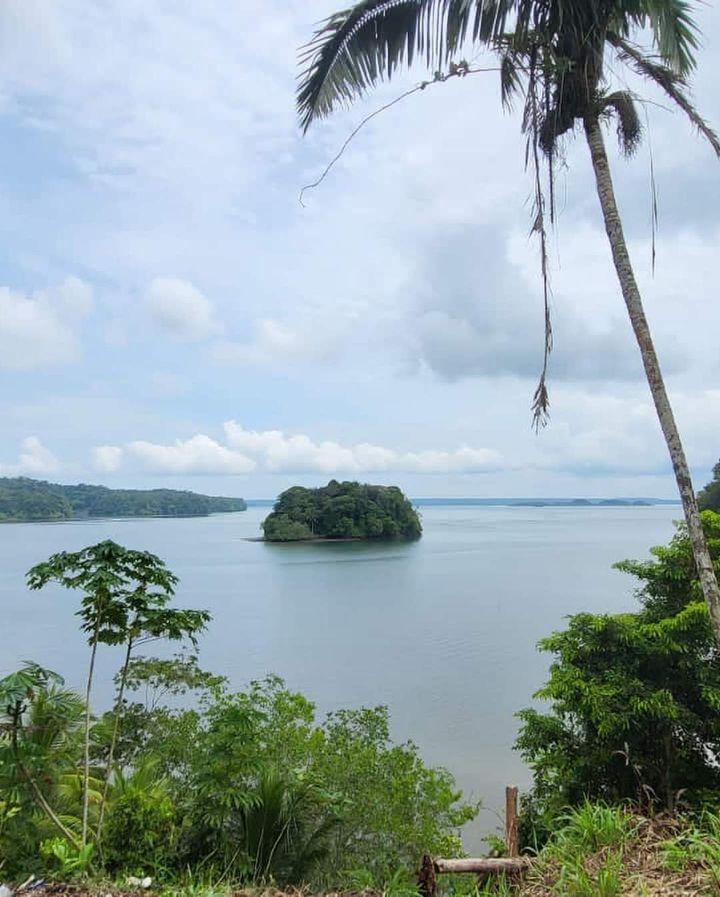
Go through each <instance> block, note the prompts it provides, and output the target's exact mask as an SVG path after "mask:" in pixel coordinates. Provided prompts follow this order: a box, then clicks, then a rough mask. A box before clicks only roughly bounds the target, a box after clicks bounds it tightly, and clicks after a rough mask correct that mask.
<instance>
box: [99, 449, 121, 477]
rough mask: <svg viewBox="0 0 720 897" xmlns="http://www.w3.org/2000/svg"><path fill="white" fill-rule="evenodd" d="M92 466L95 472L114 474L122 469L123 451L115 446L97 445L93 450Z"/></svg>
mask: <svg viewBox="0 0 720 897" xmlns="http://www.w3.org/2000/svg"><path fill="white" fill-rule="evenodd" d="M92 453H93V464H94V465H95V468H96V470H101V471H103V472H104V473H115V471H116V470H119V469H120V468H121V467H122V462H123V455H124V452H123V450H122V449H121V448H120V447H119V446H117V445H98V446H96V447H95V448H94V449H93V452H92Z"/></svg>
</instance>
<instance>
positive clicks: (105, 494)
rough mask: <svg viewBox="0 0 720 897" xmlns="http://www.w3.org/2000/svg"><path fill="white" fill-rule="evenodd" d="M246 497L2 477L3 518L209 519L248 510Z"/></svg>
mask: <svg viewBox="0 0 720 897" xmlns="http://www.w3.org/2000/svg"><path fill="white" fill-rule="evenodd" d="M246 508H247V505H246V504H245V501H244V500H243V499H242V498H221V497H216V496H212V495H200V494H198V493H196V492H185V491H180V490H177V489H147V490H146V489H108V488H107V487H106V486H89V485H87V484H86V483H81V484H80V485H78V486H62V485H60V484H59V483H46V482H45V481H44V480H32V479H30V478H29V477H12V478H10V477H0V521H2V522H5V523H9V522H25V521H30V520H74V519H78V518H80V519H82V518H89V517H205V516H207V515H208V514H216V513H221V512H227V511H244V510H245V509H246Z"/></svg>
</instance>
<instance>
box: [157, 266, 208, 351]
mask: <svg viewBox="0 0 720 897" xmlns="http://www.w3.org/2000/svg"><path fill="white" fill-rule="evenodd" d="M146 299H147V305H148V309H149V310H150V314H151V315H152V317H153V318H154V320H155V322H156V323H157V324H158V325H159V326H160V327H161V328H162V329H163V330H165V331H166V332H167V333H168V334H169V335H170V336H172V337H173V338H174V339H177V340H182V341H184V342H198V341H200V340H204V339H207V338H208V337H210V336H217V335H218V334H220V333H221V332H222V329H223V328H222V325H221V324H220V322H219V321H218V320H217V319H216V317H215V308H214V306H213V304H212V303H211V302H210V300H209V299H208V298H207V297H206V296H205V295H203V293H201V292H200V290H199V289H198V288H197V287H196V286H194V285H193V284H192V283H190V281H188V280H183V279H182V278H180V277H156V278H155V279H154V280H153V281H152V282H151V283H150V285H149V287H148V289H147V296H146Z"/></svg>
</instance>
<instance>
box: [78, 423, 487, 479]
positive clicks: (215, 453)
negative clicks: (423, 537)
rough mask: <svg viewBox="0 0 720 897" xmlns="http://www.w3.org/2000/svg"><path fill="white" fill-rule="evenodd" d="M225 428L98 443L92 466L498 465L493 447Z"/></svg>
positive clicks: (184, 469) (356, 469) (196, 470)
mask: <svg viewBox="0 0 720 897" xmlns="http://www.w3.org/2000/svg"><path fill="white" fill-rule="evenodd" d="M224 431H225V440H224V443H221V442H219V441H217V440H215V439H212V438H211V437H209V436H206V435H205V434H202V433H198V434H196V435H195V436H192V437H191V438H189V439H185V440H177V441H175V442H174V443H172V444H170V445H162V444H158V443H153V442H145V441H142V440H138V441H134V442H129V443H127V444H126V445H124V446H110V445H104V446H98V447H97V448H95V450H94V462H95V466H96V468H97V469H98V470H101V471H103V472H105V473H114V472H116V471H118V470H120V469H121V467H123V466H124V465H125V464H126V463H131V464H136V465H139V466H140V467H141V468H143V469H145V470H150V471H153V472H156V473H165V474H246V473H252V472H254V471H264V472H268V473H323V474H336V473H342V474H359V473H381V472H387V471H403V472H412V473H482V472H485V471H490V470H497V469H498V468H500V467H501V466H502V463H503V462H502V458H501V456H500V455H499V454H498V453H497V452H495V451H493V450H492V449H486V448H471V447H469V446H461V447H460V448H458V449H456V450H454V451H442V450H433V451H418V452H400V451H397V450H395V449H390V448H385V447H383V446H379V445H372V444H371V443H366V442H365V443H358V444H355V445H341V444H340V443H338V442H332V441H321V442H316V441H314V440H313V439H311V438H310V437H309V436H307V435H305V434H296V435H286V434H285V433H283V432H282V431H281V430H263V431H256V430H246V429H244V428H243V427H242V426H240V424H238V423H236V422H235V421H227V422H226V423H225V424H224Z"/></svg>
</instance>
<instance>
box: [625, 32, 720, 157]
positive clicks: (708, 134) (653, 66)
mask: <svg viewBox="0 0 720 897" xmlns="http://www.w3.org/2000/svg"><path fill="white" fill-rule="evenodd" d="M608 41H609V42H610V43H611V44H612V46H613V47H615V50H616V51H617V54H618V56H619V57H620V59H621V60H622V61H623V62H624V63H626V65H628V66H630V68H632V69H633V70H634V71H636V72H637V73H638V74H639V75H642V76H643V77H644V78H648V79H649V80H650V81H653V82H654V83H655V84H657V86H658V87H659V88H660V89H661V90H663V91H664V92H665V93H666V94H667V96H668V97H669V98H670V99H671V100H672V101H673V102H674V103H675V105H676V106H678V107H679V108H680V109H682V111H683V112H684V113H685V115H686V116H687V117H688V118H689V119H690V122H691V124H692V125H693V127H695V128H697V130H698V131H699V132H700V134H702V136H703V137H704V138H705V139H706V140H707V141H708V142H709V144H710V145H711V146H712V148H713V150H714V151H715V153H716V155H718V156H720V138H719V137H718V135H717V134H716V133H715V131H714V130H713V128H711V127H710V125H709V124H708V123H707V122H706V121H705V119H704V118H703V117H702V116H701V115H700V113H699V112H698V111H697V109H696V108H695V107H694V106H693V104H692V103H691V102H690V99H689V97H688V95H687V93H686V90H687V84H686V82H685V79H684V78H683V77H682V76H681V75H678V74H677V73H676V72H674V71H673V70H672V69H671V68H669V67H668V66H666V65H663V64H662V63H659V62H655V61H654V60H653V59H649V58H648V57H647V56H645V55H644V54H643V53H642V52H641V51H640V50H639V49H638V48H637V47H636V46H634V45H633V44H632V43H630V42H629V41H627V40H625V39H624V38H622V37H620V36H619V35H618V34H615V33H613V32H610V33H608Z"/></svg>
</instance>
